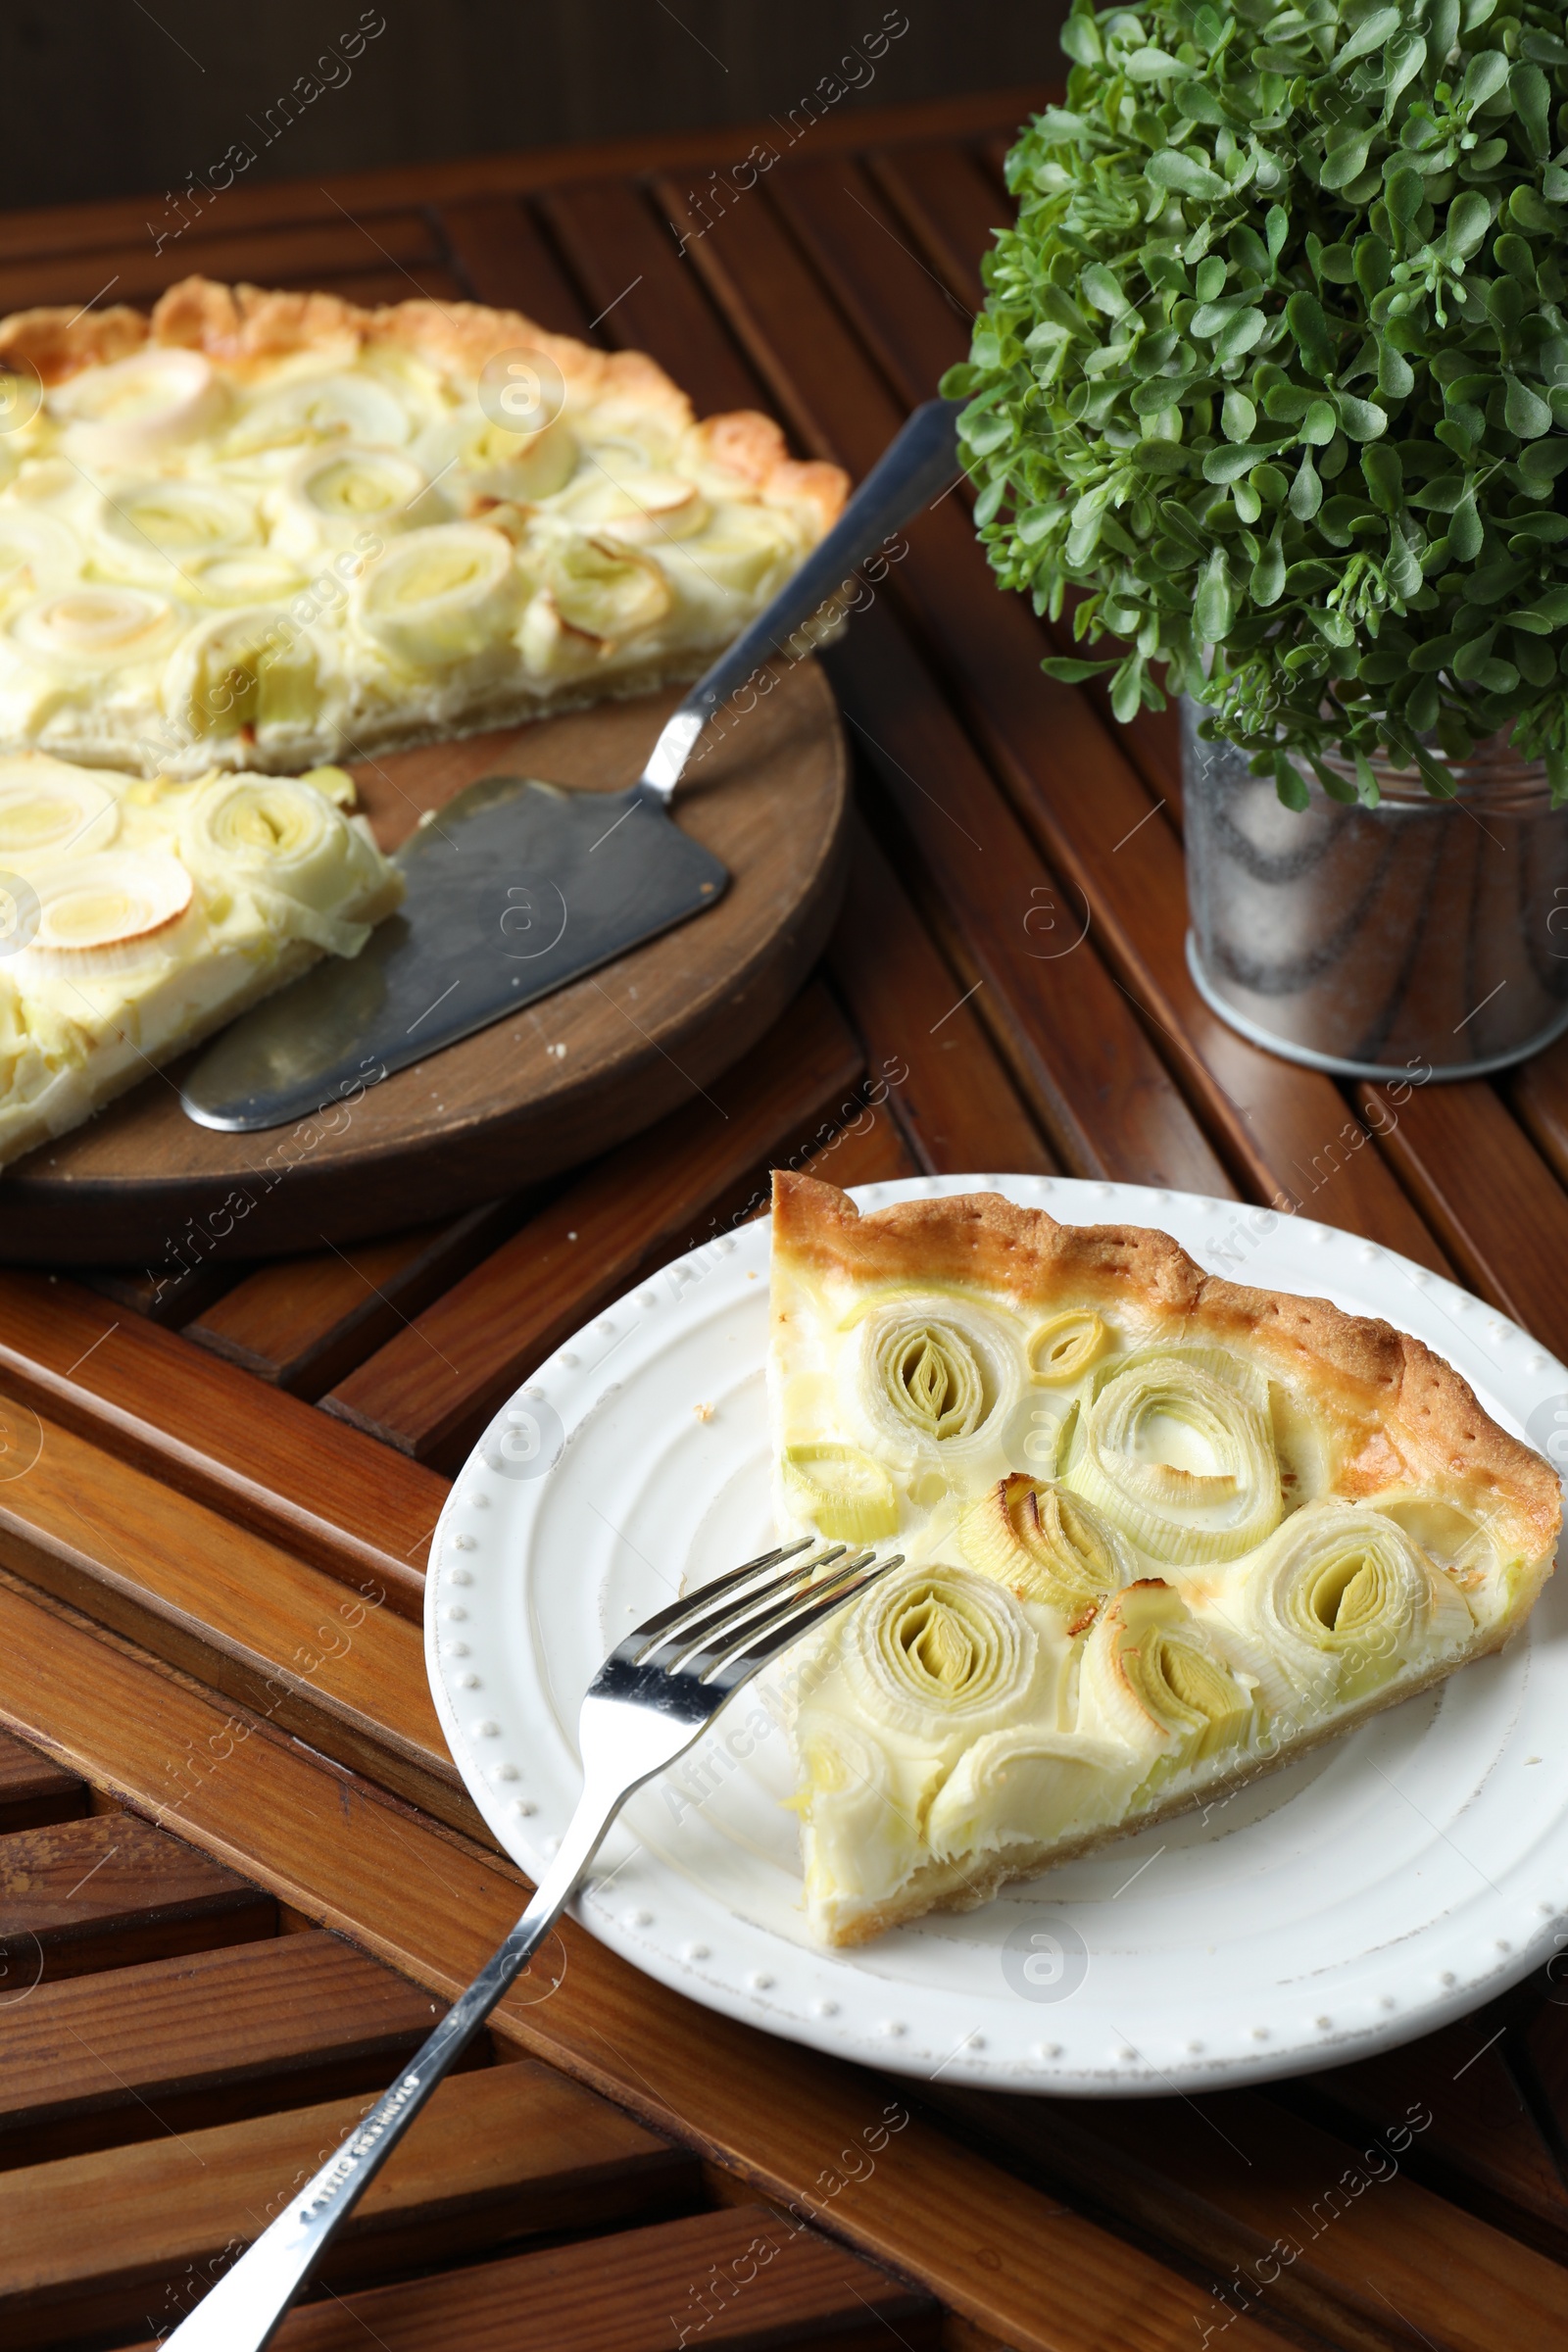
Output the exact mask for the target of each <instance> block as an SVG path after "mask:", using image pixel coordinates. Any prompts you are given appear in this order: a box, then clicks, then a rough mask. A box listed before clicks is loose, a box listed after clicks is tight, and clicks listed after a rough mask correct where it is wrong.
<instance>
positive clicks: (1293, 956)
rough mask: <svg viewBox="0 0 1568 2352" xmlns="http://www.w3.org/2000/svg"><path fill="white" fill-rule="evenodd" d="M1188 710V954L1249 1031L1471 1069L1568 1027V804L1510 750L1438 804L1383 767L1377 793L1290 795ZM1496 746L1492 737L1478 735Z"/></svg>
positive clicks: (1460, 772)
mask: <svg viewBox="0 0 1568 2352" xmlns="http://www.w3.org/2000/svg"><path fill="white" fill-rule="evenodd" d="M1202 716H1203V712H1202V711H1201V709H1200V708H1199V706H1197V705H1196V704H1193V703H1191V702H1189V703H1188V704H1187V705H1186V706H1185V709H1184V711H1183V742H1182V766H1183V776H1184V786H1185V801H1186V809H1185V827H1186V839H1187V895H1188V905H1189V908H1190V910H1191V917H1192V928H1191V930H1190V931H1189V933H1188V935H1187V959H1188V962H1189V964H1190V965H1191V967H1192V973H1193V978H1194V979H1195V981H1196V982H1197V983H1198V986H1199V988H1200V990H1201V992H1202V995H1203V997H1204V998H1205V1000H1206V1001H1207V1003H1208V1004H1209V1005H1211V1006H1212V1007H1213V1009H1214V1011H1215V1012H1217V1013H1218V1014H1219V1016H1220V1018H1221V1019H1222V1020H1224V1021H1228V1022H1229V1023H1230V1026H1231V1027H1232V1028H1233V1029H1238V1030H1240V1032H1241V1034H1242V1035H1243V1036H1244V1037H1247V1038H1250V1039H1251V1040H1252V1042H1253V1043H1254V1044H1255V1045H1260V1046H1266V1047H1267V1048H1268V1049H1269V1051H1270V1052H1271V1053H1275V1054H1284V1055H1285V1057H1286V1058H1287V1059H1288V1060H1290V1061H1300V1062H1305V1063H1306V1064H1307V1065H1308V1067H1309V1068H1312V1069H1317V1070H1333V1071H1335V1072H1337V1073H1340V1074H1341V1075H1343V1076H1346V1077H1351V1078H1408V1077H1409V1076H1410V1075H1411V1073H1412V1071H1417V1072H1419V1074H1420V1076H1421V1077H1422V1078H1423V1079H1425V1078H1427V1077H1429V1076H1430V1077H1433V1078H1478V1077H1481V1076H1483V1075H1485V1073H1486V1072H1487V1071H1489V1070H1500V1069H1504V1068H1506V1067H1507V1065H1508V1064H1509V1063H1510V1062H1515V1061H1520V1060H1523V1058H1524V1057H1525V1055H1526V1054H1534V1053H1536V1052H1538V1051H1539V1050H1540V1048H1541V1047H1543V1046H1545V1045H1548V1044H1549V1043H1550V1042H1551V1040H1552V1039H1553V1038H1554V1037H1558V1036H1560V1035H1561V1034H1562V1033H1563V1031H1564V1030H1565V1029H1568V809H1564V810H1559V811H1558V812H1557V813H1556V814H1553V813H1552V811H1551V808H1550V792H1549V787H1548V785H1547V781H1546V773H1545V769H1544V766H1542V765H1541V764H1539V763H1536V762H1525V761H1521V760H1517V759H1515V758H1514V757H1513V756H1512V755H1511V754H1510V753H1508V752H1507V750H1506V749H1503V750H1501V751H1500V752H1499V753H1498V754H1497V756H1495V757H1481V756H1478V757H1477V759H1476V760H1475V762H1474V763H1473V764H1472V765H1470V766H1465V767H1460V766H1454V767H1453V768H1452V769H1451V771H1450V772H1451V773H1452V775H1453V779H1454V783H1455V786H1456V787H1457V790H1456V794H1455V797H1454V799H1453V800H1452V801H1440V800H1436V799H1434V798H1433V796H1432V795H1431V794H1430V793H1429V792H1428V791H1427V790H1426V787H1425V786H1424V785H1423V783H1422V782H1421V779H1420V777H1419V776H1418V775H1416V774H1415V773H1413V772H1412V771H1410V770H1407V769H1394V768H1387V769H1385V768H1379V769H1376V770H1375V772H1376V774H1377V781H1378V788H1379V791H1380V793H1381V794H1382V805H1381V807H1379V808H1377V809H1363V808H1360V807H1359V806H1354V807H1347V806H1345V805H1343V804H1341V803H1340V802H1338V801H1333V800H1331V799H1330V798H1329V796H1328V794H1327V793H1325V792H1324V791H1323V789H1322V787H1321V786H1320V785H1319V784H1318V783H1317V781H1316V779H1315V778H1314V777H1312V776H1311V775H1310V773H1309V772H1308V771H1305V770H1303V773H1304V774H1305V775H1306V780H1307V785H1308V790H1309V792H1310V795H1311V800H1310V805H1309V806H1308V808H1307V809H1304V810H1302V811H1300V812H1299V813H1298V812H1297V811H1296V810H1294V809H1286V808H1284V807H1282V805H1281V803H1280V801H1279V798H1278V796H1277V794H1276V792H1275V789H1274V779H1273V778H1272V776H1254V775H1252V774H1251V773H1250V770H1249V767H1248V761H1247V755H1246V753H1245V752H1239V751H1237V750H1235V749H1234V747H1233V746H1231V745H1230V744H1223V743H1204V742H1202V741H1201V739H1200V737H1199V734H1198V724H1199V721H1200V720H1201V718H1202ZM1487 748H1488V751H1489V752H1490V750H1491V747H1487Z"/></svg>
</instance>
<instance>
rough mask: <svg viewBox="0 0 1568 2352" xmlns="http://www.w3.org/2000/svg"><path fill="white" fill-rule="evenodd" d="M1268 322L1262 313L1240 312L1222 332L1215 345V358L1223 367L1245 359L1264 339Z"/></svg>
mask: <svg viewBox="0 0 1568 2352" xmlns="http://www.w3.org/2000/svg"><path fill="white" fill-rule="evenodd" d="M1267 324H1268V320H1267V319H1265V318H1264V316H1263V314H1262V312H1261V311H1238V312H1236V314H1235V316H1234V317H1233V318H1232V319H1230V321H1229V323H1228V324H1227V325H1226V326H1225V327H1224V328H1223V329H1222V330H1221V332H1220V335H1219V337H1218V340H1217V341H1216V342H1215V345H1214V357H1215V359H1216V360H1218V361H1219V362H1220V364H1221V366H1225V365H1227V364H1228V363H1229V362H1230V361H1232V360H1240V359H1243V358H1245V356H1246V354H1247V353H1248V352H1250V351H1251V350H1252V349H1253V348H1254V347H1255V346H1256V345H1257V344H1258V343H1260V342H1261V341H1262V339H1263V330H1264V328H1265V327H1266V326H1267Z"/></svg>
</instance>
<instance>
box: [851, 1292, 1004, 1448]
mask: <svg viewBox="0 0 1568 2352" xmlns="http://www.w3.org/2000/svg"><path fill="white" fill-rule="evenodd" d="M872 1370H873V1372H874V1376H875V1378H876V1380H877V1381H878V1382H879V1384H880V1385H881V1387H882V1389H883V1391H884V1393H885V1394H886V1396H887V1397H888V1399H889V1401H890V1403H891V1404H892V1406H893V1409H894V1411H895V1412H897V1413H899V1414H901V1415H902V1416H903V1417H904V1419H906V1420H907V1421H910V1422H912V1423H913V1424H914V1427H915V1428H916V1429H917V1430H918V1431H919V1433H920V1435H921V1436H922V1437H925V1438H933V1439H935V1440H937V1441H938V1442H939V1443H940V1442H941V1441H942V1440H943V1439H945V1438H972V1437H973V1435H974V1433H975V1431H976V1430H977V1429H978V1428H979V1426H980V1423H981V1421H982V1420H983V1419H984V1417H985V1413H986V1388H985V1378H984V1375H983V1373H982V1372H981V1369H980V1363H979V1359H978V1358H977V1356H976V1354H975V1351H974V1349H973V1348H971V1347H970V1345H969V1342H968V1341H967V1339H966V1338H965V1337H964V1335H963V1332H962V1331H961V1330H960V1329H959V1327H958V1326H957V1325H956V1323H949V1322H937V1321H934V1320H927V1319H925V1318H924V1317H921V1318H917V1319H910V1320H908V1321H905V1320H903V1319H902V1318H901V1319H899V1320H897V1321H889V1322H884V1325H883V1328H882V1330H881V1332H880V1334H879V1335H878V1338H877V1342H876V1349H875V1353H874V1355H873V1358H872Z"/></svg>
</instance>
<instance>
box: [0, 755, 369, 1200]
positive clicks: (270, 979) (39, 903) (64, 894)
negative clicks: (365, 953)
mask: <svg viewBox="0 0 1568 2352" xmlns="http://www.w3.org/2000/svg"><path fill="white" fill-rule="evenodd" d="M353 800H354V786H353V784H352V782H351V780H350V778H349V777H348V776H347V775H345V774H344V773H343V771H342V769H341V768H335V767H327V768H320V769H318V770H316V771H315V772H314V773H312V774H309V775H305V776H299V777H294V776H247V775H236V774H234V773H233V772H232V771H230V770H226V769H222V768H215V769H212V770H211V771H209V773H208V774H207V775H205V776H199V777H194V778H191V779H188V780H187V779H181V778H175V777H171V776H165V775H160V776H155V777H152V778H146V777H140V776H129V775H125V774H123V773H117V772H115V771H113V770H110V769H107V768H98V767H93V768H89V767H79V766H73V765H72V764H71V763H70V762H69V761H66V760H53V759H50V758H49V757H48V756H47V755H46V754H44V753H40V752H24V753H20V754H14V755H12V756H11V757H10V758H4V757H0V1166H4V1165H5V1164H6V1163H7V1162H8V1161H10V1160H13V1159H16V1158H18V1157H19V1156H20V1155H21V1154H22V1153H23V1152H30V1151H31V1150H32V1149H33V1147H34V1146H35V1145H37V1144H41V1143H44V1142H45V1141H47V1140H48V1138H49V1137H51V1136H57V1135H62V1134H64V1133H65V1131H66V1130H67V1129H68V1128H70V1127H74V1126H76V1125H77V1124H78V1123H79V1122H80V1121H81V1120H82V1119H84V1118H86V1117H87V1116H88V1114H89V1113H90V1112H91V1111H94V1110H96V1109H97V1108H98V1107H99V1105H100V1104H102V1103H107V1102H108V1101H109V1100H110V1099H111V1097H113V1096H115V1095H118V1094H121V1093H123V1091H124V1089H125V1088H126V1087H128V1086H132V1085H134V1084H135V1082H136V1080H137V1079H139V1078H143V1077H145V1076H146V1075H147V1073H148V1071H149V1070H152V1069H155V1068H156V1067H157V1066H158V1065H159V1064H160V1063H162V1062H165V1061H167V1060H169V1059H170V1058H171V1056H172V1054H176V1053H178V1052H180V1051H181V1050H182V1049H183V1048H185V1047H186V1046H192V1045H195V1044H196V1043H197V1042H198V1041H199V1040H200V1039H201V1038H203V1037H206V1036H207V1035H209V1034H210V1032H211V1031H213V1030H214V1029H217V1028H219V1027H220V1026H221V1024H222V1023H223V1022H224V1021H227V1020H231V1019H232V1018H233V1016H234V1015H235V1014H236V1013H237V1012H241V1011H243V1010H244V1008H245V1007H246V1006H247V1005H253V1004H255V1003H256V1002H257V1000H258V999H259V998H261V997H264V996H267V995H268V994H270V991H271V990H272V989H274V988H280V987H281V986H282V985H283V983H284V982H285V981H288V980H292V979H293V978H295V976H296V975H297V974H298V973H300V972H302V971H304V970H305V969H306V967H307V966H308V965H309V964H311V963H314V962H315V961H316V959H317V958H318V957H319V956H323V955H336V956H357V955H358V954H359V952H360V950H361V949H362V948H363V947H364V945H365V943H366V941H367V940H368V937H369V935H370V927H371V925H372V924H374V923H376V922H379V921H380V919H381V917H382V916H383V915H384V914H389V913H390V912H391V911H392V909H393V907H396V906H397V905H398V904H399V903H400V901H401V900H402V897H403V876H402V873H401V872H400V871H399V869H398V868H397V867H396V866H395V865H392V864H390V863H389V862H388V860H387V859H386V858H383V856H382V855H381V852H380V850H379V849H378V848H377V847H376V844H375V841H374V838H373V837H372V835H371V832H370V828H369V826H368V823H367V821H366V819H365V818H364V817H363V816H356V815H353V814H351V813H350V810H351V809H352V805H353ZM3 1214H4V1212H3V1210H0V1217H3Z"/></svg>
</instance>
